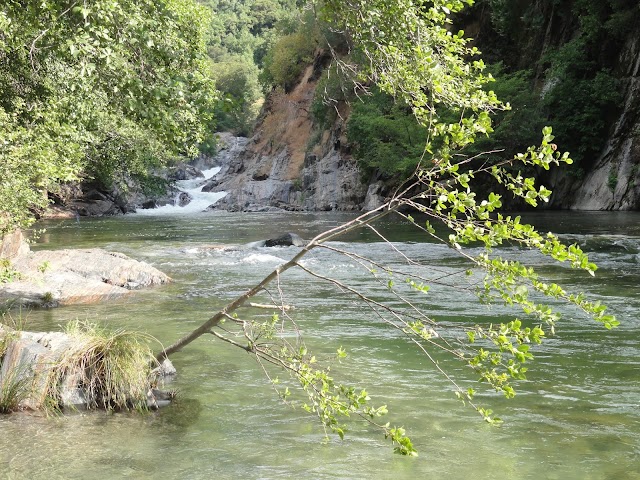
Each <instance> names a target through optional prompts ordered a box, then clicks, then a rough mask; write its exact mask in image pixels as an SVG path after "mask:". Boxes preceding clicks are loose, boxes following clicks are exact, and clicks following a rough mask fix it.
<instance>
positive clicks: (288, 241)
mask: <svg viewBox="0 0 640 480" xmlns="http://www.w3.org/2000/svg"><path fill="white" fill-rule="evenodd" d="M306 244H307V242H305V241H304V240H303V239H302V238H300V236H298V235H296V234H295V233H285V234H284V235H280V236H279V237H276V238H270V239H268V240H265V242H264V246H265V247H290V246H294V247H304V246H305V245H306Z"/></svg>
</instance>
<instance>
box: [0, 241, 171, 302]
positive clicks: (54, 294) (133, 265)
mask: <svg viewBox="0 0 640 480" xmlns="http://www.w3.org/2000/svg"><path fill="white" fill-rule="evenodd" d="M12 263H13V268H14V269H16V270H17V271H18V272H20V274H21V279H20V280H17V281H13V282H9V283H6V284H2V286H1V288H0V303H2V302H5V303H9V302H11V303H14V304H18V305H23V306H27V305H31V306H57V305H71V304H83V303H94V302H98V301H102V300H108V299H114V298H118V297H122V296H124V295H129V294H130V293H131V290H133V289H137V288H142V287H146V286H151V285H159V284H163V283H167V282H170V281H171V279H170V278H169V277H168V276H167V275H165V274H164V273H162V272H160V271H159V270H157V269H156V268H154V267H152V266H150V265H148V264H146V263H144V262H139V261H137V260H134V259H132V258H129V257H127V256H126V255H123V254H121V253H115V252H107V251H104V250H100V249H89V250H43V251H38V252H30V253H29V254H27V255H22V256H20V257H16V258H14V259H13V262H12Z"/></svg>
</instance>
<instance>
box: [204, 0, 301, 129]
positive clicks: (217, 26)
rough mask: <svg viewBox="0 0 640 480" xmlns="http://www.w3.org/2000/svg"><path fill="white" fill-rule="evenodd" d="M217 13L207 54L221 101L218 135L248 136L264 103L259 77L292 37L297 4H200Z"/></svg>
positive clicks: (268, 0)
mask: <svg viewBox="0 0 640 480" xmlns="http://www.w3.org/2000/svg"><path fill="white" fill-rule="evenodd" d="M200 2H201V3H202V4H203V5H205V6H206V7H207V8H208V9H210V10H211V11H212V12H213V16H212V19H211V23H210V26H209V39H208V45H207V49H208V53H209V56H210V57H211V59H212V65H211V70H212V72H213V75H214V77H215V79H216V87H217V88H218V90H220V92H221V100H220V102H219V103H218V105H217V106H216V118H218V123H217V128H218V130H230V131H233V132H235V133H237V134H240V135H248V134H249V133H250V131H251V128H252V126H253V122H254V120H255V118H256V117H257V114H258V110H259V107H260V105H261V103H262V100H263V94H262V89H261V88H260V85H259V81H258V76H259V74H260V72H261V71H262V69H263V67H264V62H265V56H266V55H267V52H268V51H269V50H270V49H271V48H272V46H273V44H274V43H275V42H276V41H277V40H278V37H279V36H280V35H281V34H282V33H283V32H284V33H291V31H293V29H292V28H291V24H293V23H294V22H292V21H290V20H289V19H290V18H291V17H294V16H296V17H297V16H298V15H299V13H298V11H297V9H296V3H297V2H296V1H295V0H242V1H240V0H224V1H222V0H200Z"/></svg>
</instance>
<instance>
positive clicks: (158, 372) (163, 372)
mask: <svg viewBox="0 0 640 480" xmlns="http://www.w3.org/2000/svg"><path fill="white" fill-rule="evenodd" d="M177 373H178V371H177V370H176V367H174V366H173V363H172V362H171V360H169V359H168V358H165V359H164V360H163V361H162V363H161V364H160V365H158V366H157V367H156V368H154V369H153V370H152V371H151V375H152V376H153V377H155V378H164V377H173V376H175V375H176V374H177Z"/></svg>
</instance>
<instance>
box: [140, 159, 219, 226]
mask: <svg viewBox="0 0 640 480" xmlns="http://www.w3.org/2000/svg"><path fill="white" fill-rule="evenodd" d="M219 171H220V167H213V168H210V169H208V170H203V171H202V173H203V174H204V178H192V179H190V180H179V181H177V182H176V185H177V187H178V188H179V189H180V191H181V192H185V193H188V194H189V195H190V196H191V201H190V202H189V203H188V204H187V205H185V206H184V207H181V206H179V205H165V206H163V207H158V208H149V209H139V210H138V211H137V214H139V215H153V216H159V215H173V214H176V213H179V214H190V213H199V212H202V211H204V210H206V208H207V207H209V206H210V205H213V204H214V203H216V202H217V201H218V200H220V199H221V198H223V197H224V196H225V195H226V194H227V192H203V191H202V187H203V186H204V184H205V182H206V180H208V179H210V178H211V177H213V176H214V175H215V174H217V173H218V172H219ZM178 195H179V194H178ZM176 200H177V198H176ZM176 203H177V202H176Z"/></svg>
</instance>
